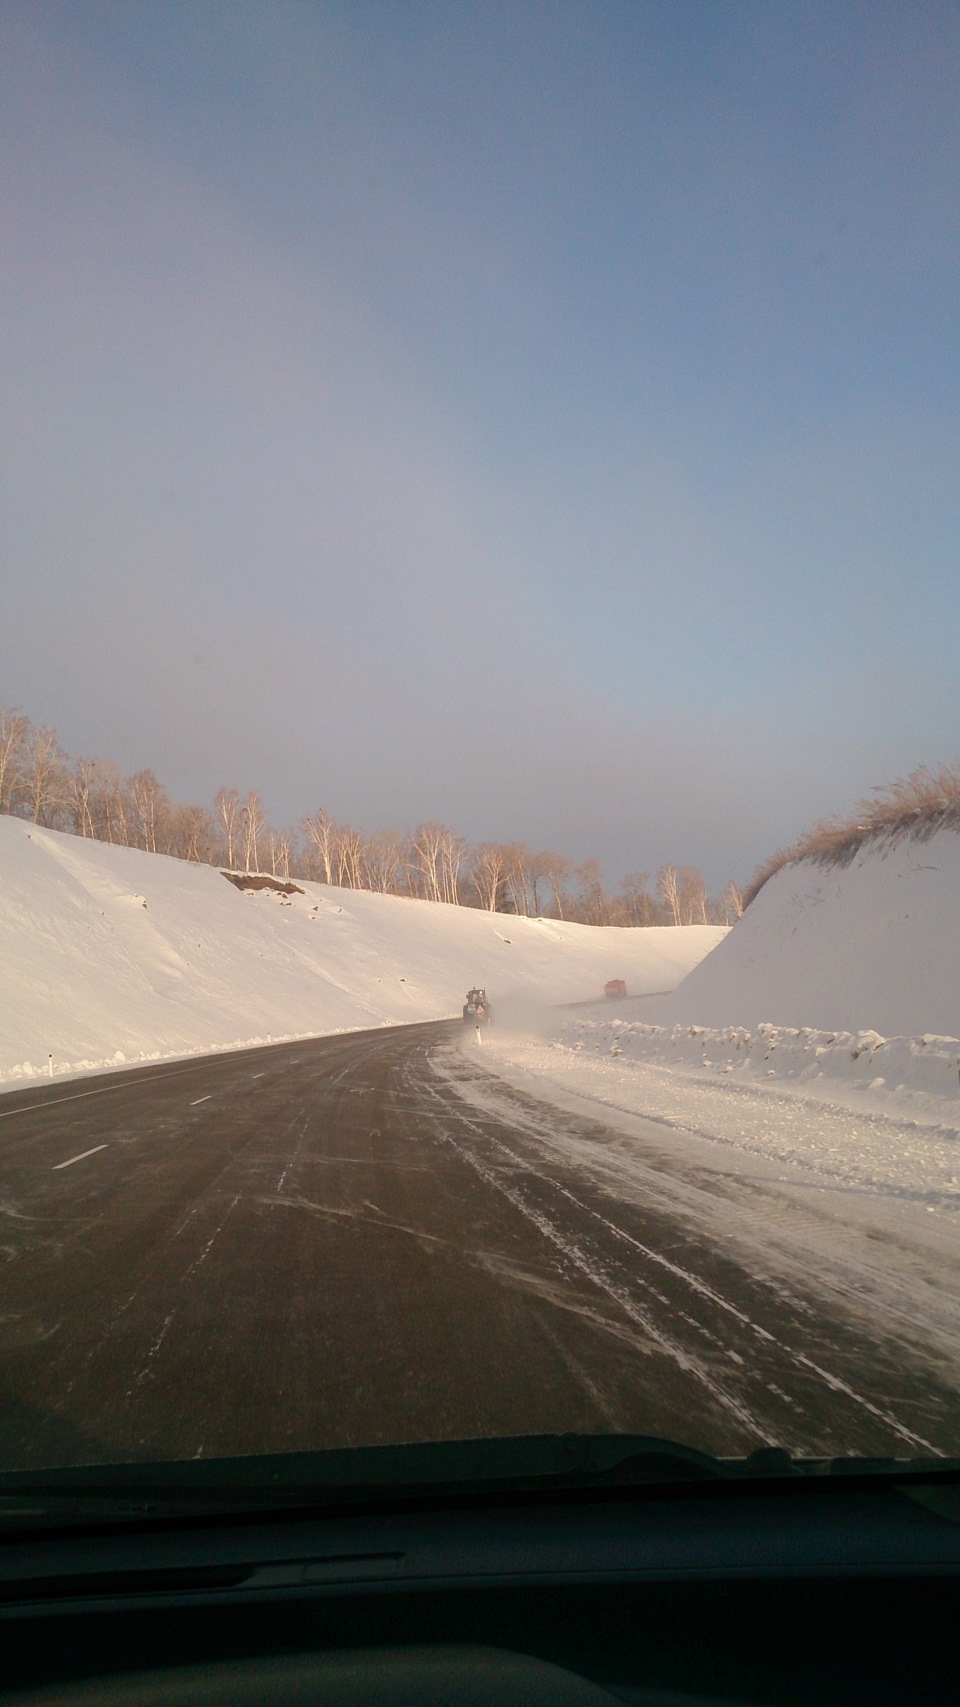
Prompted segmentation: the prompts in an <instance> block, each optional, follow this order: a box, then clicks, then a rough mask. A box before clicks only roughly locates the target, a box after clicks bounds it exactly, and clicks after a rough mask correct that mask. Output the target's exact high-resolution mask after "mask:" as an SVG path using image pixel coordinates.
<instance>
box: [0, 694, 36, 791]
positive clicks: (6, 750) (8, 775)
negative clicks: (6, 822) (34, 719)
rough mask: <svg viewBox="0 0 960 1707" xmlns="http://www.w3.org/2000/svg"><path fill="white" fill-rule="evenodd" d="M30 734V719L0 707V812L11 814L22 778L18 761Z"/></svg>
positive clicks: (3, 706) (18, 712) (2, 706)
mask: <svg viewBox="0 0 960 1707" xmlns="http://www.w3.org/2000/svg"><path fill="white" fill-rule="evenodd" d="M29 732H30V719H29V717H24V715H23V713H22V712H20V711H10V710H9V709H8V708H7V706H5V705H0V812H12V811H13V810H14V808H15V806H16V803H17V795H18V792H19V788H20V785H21V783H22V777H21V773H20V759H21V756H22V754H23V750H24V747H25V744H26V740H27V736H28V734H29Z"/></svg>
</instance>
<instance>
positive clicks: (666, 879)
mask: <svg viewBox="0 0 960 1707" xmlns="http://www.w3.org/2000/svg"><path fill="white" fill-rule="evenodd" d="M657 894H658V895H659V896H660V899H661V901H662V902H663V904H664V906H665V907H666V909H667V913H668V915H669V918H670V923H671V924H672V925H682V924H683V913H682V906H681V901H680V873H679V872H678V870H677V868H676V866H675V865H662V866H661V867H660V870H659V871H658V872H657Z"/></svg>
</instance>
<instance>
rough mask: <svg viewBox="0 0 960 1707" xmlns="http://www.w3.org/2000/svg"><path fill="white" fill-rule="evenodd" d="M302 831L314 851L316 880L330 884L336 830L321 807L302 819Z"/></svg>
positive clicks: (331, 820)
mask: <svg viewBox="0 0 960 1707" xmlns="http://www.w3.org/2000/svg"><path fill="white" fill-rule="evenodd" d="M303 829H304V834H305V835H306V838H307V842H308V844H309V846H310V847H311V848H312V849H313V851H314V855H315V860H316V866H317V876H318V880H319V881H320V882H321V883H332V882H333V870H334V843H335V841H336V830H337V827H336V825H335V823H334V821H333V819H332V818H331V817H330V816H329V814H328V813H326V812H324V810H323V808H322V806H321V807H318V808H317V810H316V812H311V813H308V815H307V817H306V818H304V820H303Z"/></svg>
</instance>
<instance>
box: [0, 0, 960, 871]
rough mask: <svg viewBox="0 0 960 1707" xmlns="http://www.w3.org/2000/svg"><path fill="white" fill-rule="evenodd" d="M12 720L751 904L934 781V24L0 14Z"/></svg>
mask: <svg viewBox="0 0 960 1707" xmlns="http://www.w3.org/2000/svg"><path fill="white" fill-rule="evenodd" d="M0 35H2V49H3V51H2V55H0V65H2V70H0V227H2V229H0V434H2V442H0V575H2V583H3V586H2V606H0V610H2V621H0V698H2V699H4V700H5V701H6V702H7V703H8V704H17V705H20V706H21V707H22V708H23V709H24V710H26V711H27V712H28V713H29V714H30V715H31V717H33V719H34V720H35V721H37V722H44V721H49V722H52V723H53V724H54V725H55V727H56V728H57V729H58V731H59V733H60V735H61V738H62V739H63V741H64V743H65V744H66V746H67V747H68V749H69V750H70V751H71V752H72V753H74V754H83V755H85V756H88V755H89V756H93V755H98V756H106V757H111V758H115V759H117V760H118V761H119V762H120V763H121V764H122V765H123V766H124V767H125V768H127V769H135V768H139V767H142V766H152V767H153V769H155V770H156V771H157V773H158V775H160V776H161V778H162V779H163V780H164V781H165V782H166V783H167V785H168V786H169V788H170V789H171V792H172V793H173V794H174V795H175V796H176V797H178V798H180V799H188V798H189V799H196V800H209V799H210V798H211V797H212V795H213V793H214V791H215V790H216V788H217V787H218V786H219V785H220V784H222V783H227V784H233V785H235V786H238V787H240V788H241V789H246V788H247V787H249V786H251V785H253V786H257V787H259V788H260V789H261V791H262V793H263V794H264V796H265V799H266V803H267V806H268V808H269V810H270V813H271V815H272V817H273V818H274V820H275V821H276V822H278V823H286V822H292V821H294V820H296V819H297V818H298V817H299V816H300V815H301V814H302V813H303V812H304V811H306V810H308V809H311V808H314V807H315V806H316V805H317V804H318V803H322V804H323V805H325V806H326V807H327V809H328V810H329V811H330V812H332V813H333V814H334V815H335V816H337V817H339V818H342V819H347V820H349V821H351V822H354V823H358V824H360V825H362V826H363V827H364V828H365V829H367V830H372V829H375V828H377V827H386V826H401V827H408V826H412V825H413V824H415V823H416V822H417V821H418V820H420V819H424V818H440V819H443V820H444V821H446V822H448V823H451V824H452V825H454V826H455V827H456V828H457V829H459V830H460V831H461V832H462V833H463V834H465V835H466V836H467V837H469V838H470V839H471V840H481V839H487V838H490V839H525V840H528V841H530V842H532V843H534V844H535V845H537V846H548V847H552V848H555V849H556V850H557V851H559V852H562V853H566V854H568V855H570V856H572V857H574V858H576V859H582V858H585V857H588V856H591V855H595V856H597V857H599V858H600V859H601V860H602V861H603V862H604V864H605V866H606V868H607V872H608V877H609V878H610V880H611V881H612V882H613V883H616V882H618V881H619V879H620V877H621V876H622V875H623V873H624V872H626V871H628V870H632V869H635V868H636V867H639V866H644V867H651V866H656V865H657V864H659V863H660V862H662V861H663V860H666V859H668V858H669V859H675V860H677V861H680V862H681V863H691V864H699V865H702V866H703V868H704V870H705V871H706V872H707V873H708V875H709V877H710V878H711V881H713V882H715V883H720V882H722V881H723V880H724V879H725V878H726V877H727V876H730V875H733V876H736V877H738V878H744V877H746V876H747V875H749V873H750V871H751V870H752V868H753V866H754V865H755V864H756V863H757V861H758V860H759V859H760V858H761V857H763V856H764V855H765V854H767V853H769V852H770V851H771V849H772V848H773V847H774V846H776V845H779V844H781V843H783V842H784V841H787V840H790V839H792V838H793V836H794V835H795V834H796V833H797V832H798V831H799V830H801V829H802V828H804V827H805V825H806V824H807V823H808V822H809V821H810V819H811V818H814V817H818V816H820V815H822V814H823V813H825V812H829V811H833V810H836V809H838V808H842V807H846V806H848V805H850V804H852V802H853V800H854V799H855V798H856V797H857V796H858V795H860V794H861V793H863V792H865V791H866V790H867V789H869V788H870V786H871V785H873V784H875V783H881V782H884V781H887V780H889V779H890V778H892V777H893V776H896V775H898V774H901V773H902V772H904V771H905V770H908V769H911V768H912V767H913V766H914V765H917V764H919V763H924V762H926V763H931V764H935V763H939V762H941V761H942V760H946V759H954V758H956V757H957V756H958V755H960V561H958V543H960V467H958V460H960V459H958V425H960V386H958V350H960V267H958V259H960V7H957V6H956V5H955V4H953V3H951V4H944V5H938V4H926V3H924V0H913V3H912V4H910V5H909V6H904V5H903V4H902V3H901V0H896V3H895V4H891V5H885V4H883V3H882V0H871V3H870V4H854V3H853V0H828V3H826V4H823V5H820V4H817V3H816V0H797V3H796V4H793V3H791V0H762V3H759V4H752V3H742V4H741V3H735V0H732V3H729V4H727V3H724V0H691V3H686V0H657V3H644V0H631V3H624V4H619V3H615V0H610V3H606V0H583V3H579V0H577V3H570V4H565V3H556V4H555V3H550V0H523V3H513V0H482V3H481V0H463V3H461V0H437V3H429V0H352V3H349V4H347V3H343V4H340V3H335V0H329V3H325V0H313V3H306V0H304V3H297V0H286V3H284V0H248V3H244V0H217V3H203V0H199V3H198V0H190V3H185V4H177V5H158V4H156V0H146V3H143V4H141V3H139V0H123V3H120V4H110V3H104V0H75V3H71V0H51V3H49V4H48V3H46V0H38V3H29V0H27V3H23V4H21V3H18V0H5V3H4V5H3V9H2V16H0Z"/></svg>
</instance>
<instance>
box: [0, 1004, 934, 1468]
mask: <svg viewBox="0 0 960 1707" xmlns="http://www.w3.org/2000/svg"><path fill="white" fill-rule="evenodd" d="M461 1042H462V1028H461V1027H460V1026H459V1025H456V1026H454V1025H450V1024H442V1025H433V1026H429V1025H428V1026H405V1027H400V1028H397V1029H392V1030H378V1031H374V1032H365V1033H354V1034H352V1035H349V1036H343V1037H333V1038H324V1039H320V1040H315V1041H312V1042H299V1043H295V1044H284V1045H278V1046H274V1047H268V1048H265V1049H257V1050H248V1051H244V1052H240V1053H235V1054H229V1055H220V1056H214V1057H206V1058H204V1059H202V1060H197V1061H188V1062H175V1063H170V1064H168V1065H158V1066H153V1067H148V1068H145V1069H143V1070H142V1071H139V1070H138V1071H136V1072H124V1073H117V1074H109V1075H99V1076H97V1077H96V1078H91V1079H86V1080H83V1079H78V1080H74V1081H70V1082H67V1083H62V1084H60V1085H56V1084H53V1085H50V1086H49V1087H46V1088H44V1089H43V1090H39V1091H38V1090H32V1091H18V1092H14V1093H11V1094H10V1095H7V1096H4V1097H3V1098H2V1099H0V1259H2V1261H3V1266H2V1268H0V1277H2V1278H0V1464H2V1465H3V1466H5V1467H18V1466H37V1465H55V1464H71V1463H91V1462H104V1461H109V1462H115V1461H119V1460H121V1459H149V1458H159V1457H185V1458H193V1457H198V1456H201V1455H205V1456H207V1457H215V1456H218V1455H222V1454H234V1453H251V1452H282V1451H294V1450H302V1449H307V1448H314V1447H324V1446H351V1445H371V1444H376V1443H382V1442H392V1441H396V1442H399V1441H409V1440H427V1439H434V1440H435V1439H441V1438H451V1437H468V1436H478V1435H489V1434H514V1433H527V1432H541V1431H544V1432H553V1431H566V1430H586V1431H591V1432H592V1431H607V1430H623V1429H626V1430H635V1431H640V1432H645V1433H652V1434H663V1435H669V1436H672V1437H679V1438H682V1439H685V1440H688V1441H692V1442H693V1443H695V1444H698V1445H701V1446H704V1447H706V1448H708V1449H709V1450H713V1451H718V1452H743V1451H747V1450H749V1449H751V1448H752V1447H754V1446H757V1445H762V1444H767V1443H770V1442H783V1443H784V1444H787V1445H788V1446H789V1447H790V1448H791V1449H793V1450H796V1451H806V1452H811V1453H818V1454H834V1453H858V1454H861V1453H862V1454H880V1453H883V1454H887V1453H895V1454H899V1455H904V1454H909V1453H917V1452H924V1451H926V1450H930V1449H933V1450H936V1451H943V1452H956V1451H957V1450H958V1444H957V1416H958V1414H960V1395H958V1391H957V1388H956V1385H955V1384H953V1383H952V1382H951V1380H950V1379H949V1376H948V1374H945V1372H944V1370H943V1369H942V1368H938V1367H936V1366H934V1365H932V1364H931V1363H930V1362H929V1360H927V1361H925V1359H924V1356H923V1353H922V1351H921V1350H920V1349H916V1350H913V1351H911V1352H909V1353H905V1350H904V1346H903V1343H902V1339H899V1340H894V1339H893V1338H892V1337H890V1338H885V1336H884V1333H883V1331H882V1328H881V1327H878V1329H877V1331H876V1333H871V1334H865V1332H864V1327H863V1323H862V1321H859V1320H858V1319H857V1318H856V1317H855V1316H851V1315H848V1314H847V1313H845V1312H844V1311H842V1310H839V1309H837V1308H836V1307H833V1308H831V1306H830V1304H829V1301H827V1302H825V1301H824V1299H823V1297H822V1296H820V1295H818V1292H817V1289H816V1287H815V1286H814V1285H813V1283H812V1281H811V1285H810V1286H809V1287H804V1286H802V1285H801V1284H799V1283H797V1282H794V1283H793V1284H792V1285H791V1284H787V1283H785V1282H783V1281H780V1282H778V1283H776V1284H771V1282H770V1278H769V1276H768V1277H766V1278H764V1277H763V1276H762V1275H759V1274H757V1273H753V1272H751V1271H750V1269H749V1265H748V1264H746V1263H745V1262H743V1261H742V1260H741V1261H740V1262H738V1261H737V1260H736V1259H735V1258H734V1257H733V1256H732V1255H731V1254H730V1252H729V1250H726V1249H725V1248H724V1241H723V1239H722V1237H721V1235H720V1231H719V1229H718V1231H717V1235H716V1237H715V1238H711V1237H709V1236H705V1235H704V1232H703V1228H702V1227H701V1228H699V1229H698V1230H696V1231H694V1230H692V1229H691V1226H690V1225H689V1223H687V1222H685V1221H684V1220H683V1219H682V1218H681V1217H678V1216H677V1214H676V1212H675V1210H674V1209H673V1208H672V1207H671V1201H670V1196H669V1193H667V1192H664V1193H663V1196H662V1201H661V1200H658V1194H657V1192H656V1189H653V1190H648V1191H647V1193H646V1197H645V1198H644V1199H640V1198H638V1197H637V1196H636V1195H633V1196H632V1197H630V1198H629V1199H628V1198H627V1197H624V1198H623V1199H618V1198H617V1197H616V1196H615V1195H612V1194H611V1192H610V1191H609V1189H604V1188H603V1187H602V1186H601V1185H599V1184H597V1183H596V1181H593V1182H592V1181H591V1178H590V1176H589V1175H588V1174H586V1173H585V1172H584V1171H583V1170H582V1169H579V1170H578V1168H577V1167H576V1165H575V1163H574V1162H573V1161H571V1160H570V1157H569V1153H568V1154H567V1158H566V1159H564V1150H563V1147H562V1146H556V1145H553V1146H551V1145H550V1144H548V1143H546V1142H544V1140H545V1139H547V1138H553V1137H555V1136H556V1134H557V1132H558V1130H559V1128H560V1127H563V1128H565V1129H566V1130H567V1131H568V1132H571V1133H573V1132H574V1129H576V1131H575V1136H576V1137H577V1139H578V1140H579V1141H580V1142H581V1143H582V1142H583V1141H584V1140H586V1141H588V1142H591V1143H596V1144H602V1143H603V1142H604V1140H605V1138H606V1137H608V1136H609V1134H608V1133H606V1131H605V1129H604V1127H603V1126H602V1125H601V1124H600V1123H599V1122H591V1121H590V1120H588V1119H585V1118H582V1117H578V1116H575V1115H572V1114H570V1113H562V1112H560V1111H559V1110H557V1109H555V1108H553V1107H551V1106H548V1105H546V1104H543V1103H539V1102H537V1101H535V1100H533V1099H532V1098H530V1097H527V1096H525V1095H523V1094H522V1093H520V1092H518V1091H514V1090H508V1089H507V1088H506V1087H503V1086H500V1087H499V1089H498V1095H497V1100H496V1106H495V1108H494V1109H493V1110H492V1111H491V1110H490V1109H489V1108H488V1109H484V1107H483V1106H481V1105H480V1104H478V1102H477V1100H476V1098H471V1097H470V1096H468V1095H467V1094H466V1091H467V1090H468V1089H469V1083H468V1081H470V1080H474V1081H476V1080H482V1079H483V1078H484V1076H485V1069H484V1067H483V1063H482V1059H481V1054H480V1052H477V1051H474V1053H473V1055H472V1056H471V1055H470V1054H468V1053H462V1052H461V1048H460V1045H461ZM474 1088H476V1087H474ZM481 1104H482V1098H481Z"/></svg>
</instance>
